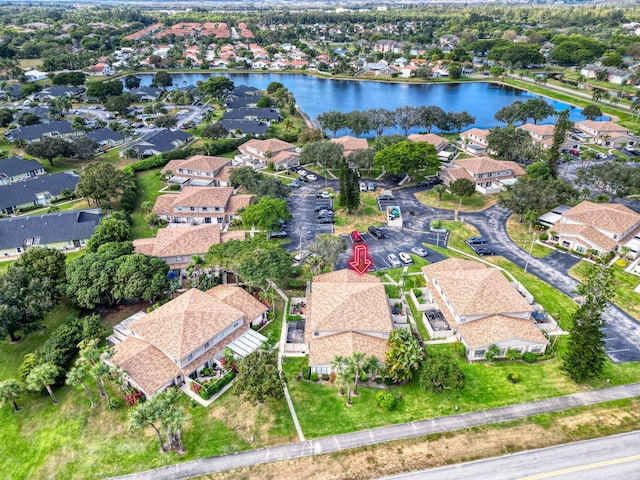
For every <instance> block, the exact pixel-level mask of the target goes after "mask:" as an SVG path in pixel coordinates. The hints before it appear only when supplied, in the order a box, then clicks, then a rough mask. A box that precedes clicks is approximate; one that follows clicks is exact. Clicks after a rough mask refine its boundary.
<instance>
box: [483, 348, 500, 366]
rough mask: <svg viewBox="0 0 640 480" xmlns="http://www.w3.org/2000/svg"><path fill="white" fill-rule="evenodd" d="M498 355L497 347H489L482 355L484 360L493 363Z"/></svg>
mask: <svg viewBox="0 0 640 480" xmlns="http://www.w3.org/2000/svg"><path fill="white" fill-rule="evenodd" d="M498 355H500V348H499V347H498V346H497V345H491V346H490V347H489V348H488V349H487V351H486V352H485V353H484V358H486V359H487V360H488V361H490V362H493V361H494V360H495V359H496V358H497V357H498Z"/></svg>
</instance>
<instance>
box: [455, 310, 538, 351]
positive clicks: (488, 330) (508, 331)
mask: <svg viewBox="0 0 640 480" xmlns="http://www.w3.org/2000/svg"><path fill="white" fill-rule="evenodd" d="M458 330H459V331H460V334H461V335H462V338H463V339H464V342H465V343H466V344H467V346H468V347H469V348H470V349H472V350H473V349H476V348H480V347H488V346H490V345H493V344H495V343H499V342H503V341H505V340H523V341H525V342H533V343H538V344H546V343H548V340H547V339H546V337H545V336H544V335H543V334H542V332H541V331H540V330H538V328H537V327H536V326H535V325H534V324H533V322H531V320H523V319H520V318H513V317H505V316H502V315H492V316H490V317H485V318H481V319H479V320H475V321H473V322H466V323H462V324H459V325H458Z"/></svg>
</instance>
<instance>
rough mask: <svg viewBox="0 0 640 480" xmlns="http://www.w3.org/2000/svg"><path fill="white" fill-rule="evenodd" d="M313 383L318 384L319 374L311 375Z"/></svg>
mask: <svg viewBox="0 0 640 480" xmlns="http://www.w3.org/2000/svg"><path fill="white" fill-rule="evenodd" d="M311 381H312V382H317V381H318V374H317V373H316V372H313V373H312V374H311Z"/></svg>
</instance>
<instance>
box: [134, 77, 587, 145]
mask: <svg viewBox="0 0 640 480" xmlns="http://www.w3.org/2000/svg"><path fill="white" fill-rule="evenodd" d="M216 75H225V76H226V77H228V78H230V79H231V80H232V81H233V82H234V84H235V85H236V86H238V85H247V86H251V87H256V88H259V89H262V90H264V89H266V88H267V85H269V84H270V83H271V82H280V83H282V84H283V85H284V86H285V87H286V88H287V89H289V91H291V92H292V93H293V95H294V96H295V98H296V101H297V103H298V105H299V106H300V108H301V109H302V111H303V112H305V113H306V114H307V115H308V116H309V117H310V118H311V119H312V120H314V121H315V119H316V117H317V116H318V115H319V114H321V113H323V112H327V111H329V110H340V111H342V112H351V111H353V110H368V109H370V108H386V109H389V110H393V109H395V108H397V107H401V106H404V105H411V106H419V105H437V106H439V107H440V108H442V109H443V110H444V111H445V112H448V111H455V112H459V111H462V110H466V111H467V112H469V113H470V114H471V115H473V116H474V117H475V119H476V121H475V123H474V124H473V125H472V126H473V127H477V128H492V127H497V126H504V124H502V123H500V122H498V121H496V120H495V118H493V117H494V115H495V113H496V112H497V111H498V110H500V109H501V108H502V107H504V106H506V105H510V104H511V103H513V102H515V101H516V100H520V101H523V102H525V101H526V100H527V99H529V98H541V97H540V96H539V95H535V94H533V93H530V92H527V91H524V90H519V89H515V88H512V87H507V86H501V85H498V84H495V83H486V82H469V83H442V84H429V85H425V84H420V85H417V84H407V83H385V82H372V81H366V80H335V79H325V78H318V77H315V76H313V75H304V74H281V73H230V74H212V73H178V74H173V75H172V77H173V83H174V88H175V87H183V86H186V85H196V84H197V82H199V81H202V82H204V81H206V80H207V79H208V78H210V77H212V76H216ZM138 76H139V77H140V79H141V85H142V86H148V85H149V84H150V83H151V81H152V79H153V75H152V74H140V75H138ZM545 101H547V102H548V103H550V104H552V105H553V107H554V108H555V109H556V110H566V109H569V111H570V119H571V120H572V121H573V122H576V121H578V120H584V118H585V117H583V116H582V115H580V111H581V108H577V107H573V106H571V105H568V104H566V103H563V102H558V101H555V100H551V99H548V98H545ZM540 123H555V117H548V118H546V119H545V120H544V121H542V122H540ZM420 130H424V129H413V130H411V131H410V132H411V133H413V132H418V131H420ZM433 131H434V132H435V131H437V129H435V128H434V130H433ZM390 133H392V132H391V130H386V131H385V134H390ZM397 133H401V132H397ZM371 135H373V134H371Z"/></svg>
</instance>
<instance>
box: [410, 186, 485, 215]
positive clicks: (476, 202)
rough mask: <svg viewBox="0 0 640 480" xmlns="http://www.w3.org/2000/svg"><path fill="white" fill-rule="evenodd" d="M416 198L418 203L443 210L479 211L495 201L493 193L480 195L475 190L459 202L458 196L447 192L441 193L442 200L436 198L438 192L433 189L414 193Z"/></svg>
mask: <svg viewBox="0 0 640 480" xmlns="http://www.w3.org/2000/svg"><path fill="white" fill-rule="evenodd" d="M416 198H417V199H418V201H419V202H420V203H424V204H425V205H428V206H430V207H434V208H442V209H444V210H458V211H460V212H479V211H481V210H484V209H485V208H489V207H490V206H491V205H493V204H494V203H496V201H497V200H496V196H495V195H481V194H480V193H478V192H476V193H474V194H473V195H472V196H470V197H464V198H463V199H462V204H460V197H458V196H457V195H451V194H450V193H449V192H444V193H443V194H442V201H440V200H438V193H437V192H435V191H433V190H427V191H424V192H418V193H416Z"/></svg>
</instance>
